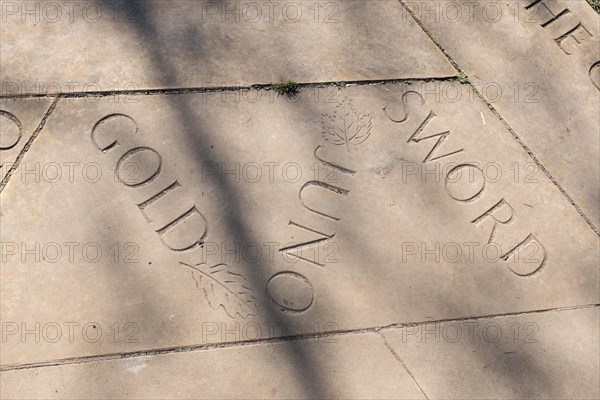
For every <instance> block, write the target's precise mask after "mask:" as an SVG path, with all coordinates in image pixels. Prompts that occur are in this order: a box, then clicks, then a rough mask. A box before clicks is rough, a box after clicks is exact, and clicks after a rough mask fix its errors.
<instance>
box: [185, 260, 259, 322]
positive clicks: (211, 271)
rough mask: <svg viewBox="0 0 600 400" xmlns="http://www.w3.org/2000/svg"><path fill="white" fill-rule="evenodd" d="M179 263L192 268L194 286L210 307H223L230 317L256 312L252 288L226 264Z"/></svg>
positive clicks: (245, 315) (245, 316) (243, 316)
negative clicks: (210, 265)
mask: <svg viewBox="0 0 600 400" xmlns="http://www.w3.org/2000/svg"><path fill="white" fill-rule="evenodd" d="M180 264H182V265H184V266H186V267H188V268H191V269H192V277H193V278H194V280H195V281H196V287H197V288H198V290H200V291H201V292H202V293H203V294H204V297H205V298H206V301H208V305H209V306H210V307H211V308H212V309H214V310H217V309H219V307H223V310H225V312H226V313H227V315H229V316H230V317H231V318H235V317H236V315H239V316H240V317H242V318H247V317H248V316H249V315H256V314H257V309H256V299H255V298H254V293H253V292H252V289H250V288H249V287H248V286H246V284H247V281H246V278H244V276H242V275H240V274H236V273H234V272H231V271H229V267H228V266H227V265H226V264H217V265H213V266H212V267H209V266H208V264H204V263H200V264H196V265H189V264H186V263H183V262H181V263H180Z"/></svg>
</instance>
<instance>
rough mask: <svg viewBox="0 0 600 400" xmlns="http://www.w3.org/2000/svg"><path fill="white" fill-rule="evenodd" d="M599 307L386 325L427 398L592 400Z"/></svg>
mask: <svg viewBox="0 0 600 400" xmlns="http://www.w3.org/2000/svg"><path fill="white" fill-rule="evenodd" d="M599 317H600V314H599V309H598V307H597V306H596V307H593V308H587V309H578V310H566V311H553V312H545V313H536V314H526V315H516V316H507V317H500V318H493V319H475V320H463V321H448V322H443V323H435V324H434V323H431V324H427V325H421V326H413V327H408V328H405V329H401V330H386V331H384V332H382V333H383V335H384V337H385V338H386V340H387V342H388V344H389V345H390V346H391V347H392V348H393V349H394V352H395V353H396V355H397V356H398V357H399V358H400V359H401V360H402V362H403V363H404V364H405V365H406V367H407V368H408V370H409V371H410V372H411V374H412V375H413V376H414V378H415V379H416V381H417V382H418V383H419V386H420V387H421V389H423V392H424V393H425V394H426V395H427V398H429V399H534V398H535V399H567V398H569V399H597V398H599V397H600V383H599V382H600V374H599V360H600V343H599V340H598V331H599V329H600V327H599V323H598V322H599Z"/></svg>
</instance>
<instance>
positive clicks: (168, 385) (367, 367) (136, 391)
mask: <svg viewBox="0 0 600 400" xmlns="http://www.w3.org/2000/svg"><path fill="white" fill-rule="evenodd" d="M0 382H1V387H2V393H1V396H2V398H3V399H9V398H10V399H40V398H44V399H82V398H86V399H125V398H127V399H167V398H168V399H172V398H178V399H199V398H202V399H204V398H207V399H216V398H220V399H234V398H235V399H250V398H252V399H266V398H269V399H301V398H343V399H361V398H362V399H364V398H389V399H391V398H402V399H424V398H425V397H424V396H423V394H422V393H421V391H420V390H419V388H418V386H417V385H416V384H415V382H414V381H413V380H412V378H411V377H410V376H409V374H408V373H407V372H406V370H405V369H404V367H402V365H401V363H400V362H398V361H397V360H396V358H395V357H394V356H393V354H392V353H391V352H390V351H389V349H388V348H387V347H386V346H385V344H384V342H383V340H382V338H381V337H380V336H379V335H377V334H375V333H366V334H360V335H336V336H333V337H329V338H320V339H312V340H301V341H285V342H279V343H271V344H262V345H250V346H241V347H233V348H224V349H213V350H206V351H195V352H187V353H176V354H173V353H172V354H165V355H155V356H145V357H135V358H130V359H120V360H109V361H94V362H89V363H85V364H70V365H61V366H54V367H44V368H34V369H24V370H15V371H4V372H1V373H0Z"/></svg>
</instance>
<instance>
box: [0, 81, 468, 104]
mask: <svg viewBox="0 0 600 400" xmlns="http://www.w3.org/2000/svg"><path fill="white" fill-rule="evenodd" d="M456 80H457V76H454V75H451V76H441V77H427V78H391V79H364V80H353V81H327V82H302V83H300V82H299V83H297V85H298V88H299V89H303V88H322V87H339V88H340V89H341V88H343V86H340V85H342V84H343V85H345V87H350V86H366V85H385V84H388V83H407V82H453V81H456ZM275 85H276V84H274V83H258V84H251V85H240V86H236V85H233V86H199V87H188V88H162V89H131V90H100V91H89V92H56V93H22V94H3V95H0V100H3V99H28V98H40V97H42V98H43V97H56V96H58V97H61V98H79V97H109V96H118V95H122V96H145V95H161V94H187V93H220V92H236V91H250V90H275Z"/></svg>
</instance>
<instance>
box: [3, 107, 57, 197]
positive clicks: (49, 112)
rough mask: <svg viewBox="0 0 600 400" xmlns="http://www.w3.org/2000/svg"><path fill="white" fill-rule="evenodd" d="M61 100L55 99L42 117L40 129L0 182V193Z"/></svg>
mask: <svg viewBox="0 0 600 400" xmlns="http://www.w3.org/2000/svg"><path fill="white" fill-rule="evenodd" d="M59 98H60V97H58V96H56V97H54V100H53V101H52V104H50V107H49V108H48V110H47V111H46V113H45V114H44V116H43V117H42V120H41V121H40V123H39V125H38V127H37V128H36V130H35V131H34V132H33V133H32V134H31V137H30V138H29V140H28V141H27V143H25V146H23V149H21V152H20V153H19V155H18V156H17V159H16V160H15V162H14V163H13V164H12V166H11V167H10V169H9V170H8V172H7V173H6V175H5V176H4V178H3V179H2V182H0V193H2V190H4V188H5V187H6V185H7V184H8V181H9V179H10V177H11V176H12V175H13V174H14V172H15V171H16V170H17V168H19V164H21V160H23V157H25V154H26V153H27V152H28V151H29V149H30V148H31V146H32V145H33V141H34V140H35V139H36V138H37V137H38V135H39V134H40V132H41V131H42V129H44V125H46V120H47V119H48V118H49V117H50V115H51V114H52V113H53V112H54V109H55V108H56V106H57V104H58V101H59Z"/></svg>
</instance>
